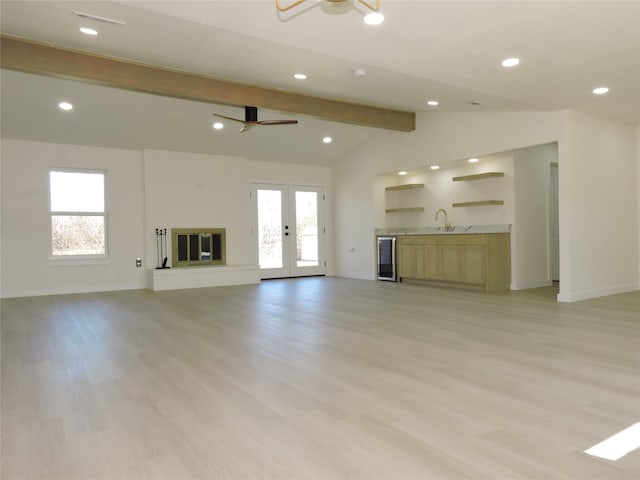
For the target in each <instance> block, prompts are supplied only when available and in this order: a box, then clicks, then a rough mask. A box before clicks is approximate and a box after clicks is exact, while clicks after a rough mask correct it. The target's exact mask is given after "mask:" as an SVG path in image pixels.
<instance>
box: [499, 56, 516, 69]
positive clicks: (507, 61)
mask: <svg viewBox="0 0 640 480" xmlns="http://www.w3.org/2000/svg"><path fill="white" fill-rule="evenodd" d="M519 63H520V59H519V58H515V57H514V58H507V59H505V60H503V61H502V66H503V67H515V66H516V65H518V64H519Z"/></svg>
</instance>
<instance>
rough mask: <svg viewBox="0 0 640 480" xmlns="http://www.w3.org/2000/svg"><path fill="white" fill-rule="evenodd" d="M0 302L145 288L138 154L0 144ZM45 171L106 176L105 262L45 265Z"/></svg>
mask: <svg viewBox="0 0 640 480" xmlns="http://www.w3.org/2000/svg"><path fill="white" fill-rule="evenodd" d="M1 148H2V151H1V164H0V165H1V169H2V175H1V178H2V218H1V222H2V251H1V256H2V271H1V277H2V291H1V296H2V297H5V298H7V297H19V296H32V295H48V294H57V293H74V292H90V291H108V290H125V289H135V288H144V285H145V276H144V271H143V269H142V268H136V266H135V259H136V258H137V257H141V256H142V253H143V240H142V239H143V230H142V226H143V224H144V222H143V218H144V212H143V198H142V185H143V181H142V155H141V153H140V152H139V151H133V150H119V149H112V148H98V147H86V146H78V145H61V144H54V143H43V142H32V141H23V140H12V139H3V140H2V147H1ZM50 167H65V168H81V169H96V170H104V171H106V188H107V190H106V197H107V222H108V223H107V227H108V228H107V234H108V255H109V259H108V261H107V262H104V263H100V264H93V265H88V264H81V265H60V264H53V262H50V261H49V255H50V250H51V246H50V224H51V219H50V214H49V193H48V192H49V184H48V182H49V179H48V169H49V168H50Z"/></svg>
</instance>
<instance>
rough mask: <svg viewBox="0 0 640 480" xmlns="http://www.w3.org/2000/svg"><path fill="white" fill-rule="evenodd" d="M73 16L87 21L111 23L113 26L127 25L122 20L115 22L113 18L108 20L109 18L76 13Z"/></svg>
mask: <svg viewBox="0 0 640 480" xmlns="http://www.w3.org/2000/svg"><path fill="white" fill-rule="evenodd" d="M73 14H74V15H75V16H76V17H80V18H86V19H87V20H95V21H96V22H102V23H111V24H112V25H126V22H123V21H121V20H114V19H113V18H107V17H99V16H98V15H91V14H90V13H84V12H78V11H74V12H73Z"/></svg>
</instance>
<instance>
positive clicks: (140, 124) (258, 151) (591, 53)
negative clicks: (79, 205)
mask: <svg viewBox="0 0 640 480" xmlns="http://www.w3.org/2000/svg"><path fill="white" fill-rule="evenodd" d="M282 2H283V4H287V3H291V2H289V1H288V0H282ZM381 4H382V8H381V11H382V12H383V13H384V15H385V18H386V19H385V22H384V23H383V24H382V25H380V26H378V27H369V26H366V25H364V24H363V22H362V14H363V13H364V10H365V9H363V8H362V7H355V8H351V9H343V10H344V11H343V12H342V13H335V10H336V9H335V8H332V7H325V5H324V4H319V3H318V2H316V1H315V0H308V1H307V2H306V3H305V4H303V5H301V6H299V7H296V8H294V9H292V10H291V11H289V12H288V13H285V14H278V13H277V11H276V8H275V4H274V2H273V1H272V0H263V1H244V0H233V1H184V0H183V1H164V2H159V1H140V0H138V1H124V2H116V1H109V2H93V1H82V2H58V1H44V2H36V1H7V0H2V2H1V3H0V14H1V27H2V33H5V34H12V35H18V36H21V37H25V38H29V39H33V40H40V41H45V42H49V43H51V44H55V45H59V46H65V47H73V48H77V49H82V50H87V51H92V52H97V53H101V54H107V55H113V56H116V57H122V58H127V59H131V60H136V61H140V62H145V63H149V64H154V65H161V66H167V67H171V68H176V69H180V70H185V71H190V72H197V73H204V74H208V75H213V76H216V77H220V78H225V79H229V80H233V81H238V82H243V83H248V84H253V85H261V86H267V87H272V88H279V89H285V90H290V91H294V92H299V93H304V94H311V95H315V96H321V97H327V98H334V99H339V100H348V101H353V102H357V103H365V104H370V105H376V106H381V107H390V108H396V109H402V110H409V111H415V112H428V115H438V114H439V113H440V112H461V111H509V110H561V109H575V110H580V111H583V112H587V113H592V114H595V115H599V116H602V117H606V118H611V119H615V120H619V121H623V122H628V123H631V124H640V1H613V0H605V1H522V0H512V1H483V0H476V1H456V0H447V1H401V0H381ZM76 10H79V11H82V12H86V13H90V14H93V15H98V16H104V17H109V18H114V19H118V20H122V21H125V22H126V25H124V26H116V25H110V24H104V23H99V22H95V21H87V20H81V19H79V18H78V17H77V16H74V15H73V14H72V12H73V11H76ZM82 25H87V26H92V27H94V28H96V29H97V30H98V31H99V35H98V36H96V37H89V36H86V35H83V34H81V33H79V32H78V28H79V27H80V26H82ZM511 56H516V57H519V58H520V59H521V64H520V65H519V66H518V67H516V68H514V69H505V68H503V67H502V66H501V65H500V62H501V61H502V60H503V59H504V58H507V57H511ZM360 68H362V69H365V70H366V71H367V75H366V76H365V77H362V78H359V77H356V76H354V75H353V71H354V70H356V69H360ZM296 72H304V73H306V74H307V75H308V79H307V80H305V81H298V80H294V79H293V74H294V73H296ZM601 85H605V86H608V87H609V88H610V89H611V90H610V92H609V93H608V94H607V95H604V96H594V95H593V94H592V93H591V91H592V89H593V88H594V87H596V86H601ZM1 95H2V132H3V135H4V136H6V137H12V138H24V139H33V140H42V141H54V142H64V143H78V144H92V145H102V146H112V147H121V148H159V149H167V150H180V151H193V152H200V153H220V154H233V155H242V156H247V157H249V158H254V159H263V160H270V161H285V162H294V163H309V164H330V163H332V162H334V161H336V160H338V159H339V158H341V157H342V156H343V155H344V154H345V153H347V152H349V151H350V150H353V149H354V148H357V147H358V146H359V145H361V144H362V143H364V142H367V141H369V140H370V139H372V138H373V137H375V136H377V135H380V134H381V130H379V129H375V128H368V127H358V126H353V125H345V124H339V123H334V122H327V121H322V120H317V119H311V118H306V117H302V116H294V115H291V114H288V113H287V112H270V111H263V110H261V111H260V114H259V115H260V119H274V118H278V119H279V118H296V119H298V120H299V124H298V125H295V126H273V127H260V128H254V129H252V130H251V131H249V132H247V133H245V134H242V135H239V134H237V130H238V126H237V125H235V124H229V125H227V126H226V128H225V129H224V130H223V131H219V132H218V131H215V132H214V131H213V130H212V128H211V124H212V122H213V120H214V117H212V115H211V114H212V113H214V112H217V113H221V114H223V115H229V116H235V117H240V118H241V117H242V116H243V111H242V108H240V107H238V108H235V107H229V106H219V105H209V104H202V103H197V102H189V101H183V100H177V99H173V98H164V97H158V96H153V95H147V94H140V93H134V92H129V91H121V90H115V89H111V88H107V87H100V86H96V85H90V84H85V83H79V82H72V81H67V80H59V79H52V78H47V77H41V76H35V75H30V74H24V73H17V72H9V71H6V70H3V71H2V90H1ZM62 99H67V100H69V101H71V102H72V103H74V105H75V108H74V110H73V111H72V112H68V113H63V112H60V111H59V110H58V109H57V108H56V105H57V102H58V101H60V100H62ZM428 99H437V100H438V101H439V102H440V105H439V106H438V107H435V108H432V107H428V106H427V104H426V101H427V100H428ZM471 101H473V102H479V103H481V104H482V105H481V106H473V105H471V104H470V103H469V102H471ZM420 118H424V117H423V116H419V119H420ZM385 134H389V135H403V134H402V133H397V132H388V133H385ZM325 135H331V136H332V137H334V139H335V141H334V142H333V143H332V144H331V145H324V144H322V143H321V141H320V139H321V138H322V137H323V136H325ZM404 135H406V134H404Z"/></svg>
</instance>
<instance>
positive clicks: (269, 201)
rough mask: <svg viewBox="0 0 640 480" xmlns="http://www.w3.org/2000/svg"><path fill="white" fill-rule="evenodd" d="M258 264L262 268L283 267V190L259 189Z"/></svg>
mask: <svg viewBox="0 0 640 480" xmlns="http://www.w3.org/2000/svg"><path fill="white" fill-rule="evenodd" d="M257 202H258V265H259V266H260V268H261V269H265V268H283V266H284V262H283V248H282V192H281V191H280V190H262V189H258V191H257Z"/></svg>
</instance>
